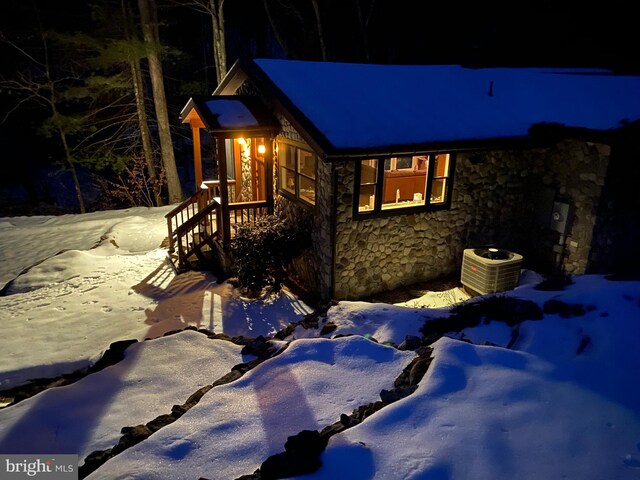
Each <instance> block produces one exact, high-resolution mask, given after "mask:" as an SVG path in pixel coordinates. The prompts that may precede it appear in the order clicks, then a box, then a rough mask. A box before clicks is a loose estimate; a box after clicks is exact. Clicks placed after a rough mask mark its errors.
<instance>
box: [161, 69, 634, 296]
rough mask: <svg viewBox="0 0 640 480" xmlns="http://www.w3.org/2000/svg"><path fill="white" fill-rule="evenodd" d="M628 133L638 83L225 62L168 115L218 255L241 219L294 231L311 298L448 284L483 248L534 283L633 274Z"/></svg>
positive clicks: (574, 75)
mask: <svg viewBox="0 0 640 480" xmlns="http://www.w3.org/2000/svg"><path fill="white" fill-rule="evenodd" d="M639 118H640V77H629V76H615V75H613V74H611V73H610V72H605V71H586V70H578V71H569V70H557V69H556V70H549V69H548V70H542V69H505V68H493V69H467V68H463V67H459V66H395V65H394V66H390V65H386V66H385V65H357V64H339V63H321V62H302V61H287V60H254V61H241V62H237V63H236V64H235V65H234V66H233V68H232V69H231V70H230V72H229V74H228V75H227V76H226V78H225V79H224V80H223V82H222V83H221V84H220V85H219V87H218V88H217V89H216V91H215V92H214V94H213V96H212V97H208V99H204V98H200V99H191V100H190V101H189V103H188V104H187V106H186V107H185V109H184V110H183V112H182V114H181V119H182V121H183V122H184V123H189V124H190V125H191V127H192V129H193V132H194V156H195V159H196V167H195V170H196V182H197V185H202V186H203V187H207V188H206V190H208V191H209V192H210V193H209V196H208V197H207V198H208V199H209V200H207V199H204V200H203V199H200V200H197V201H196V200H193V201H192V205H193V204H194V202H195V203H197V202H200V203H199V207H200V209H202V206H203V202H207V201H210V199H212V198H213V199H215V201H214V203H215V202H217V205H218V206H217V207H215V208H218V209H219V210H217V220H215V221H216V222H217V227H218V230H219V231H222V232H223V233H222V234H219V236H218V238H220V239H222V240H224V239H225V238H226V239H227V240H228V239H229V238H230V236H231V228H232V227H230V226H229V225H227V226H226V227H225V225H224V224H223V223H224V219H226V218H228V217H229V215H231V216H233V215H234V212H235V213H236V221H238V220H237V212H238V211H240V212H241V213H242V212H245V213H246V212H247V211H248V210H247V209H251V208H253V209H254V216H255V215H257V214H259V213H260V212H262V213H266V212H271V211H273V210H274V209H275V210H276V211H279V212H280V213H281V214H283V215H285V216H287V217H288V218H290V219H293V220H294V221H295V222H297V223H299V224H302V225H305V226H306V228H308V229H309V230H310V231H311V234H312V238H313V248H311V249H309V250H308V251H307V252H306V253H305V254H304V255H302V256H301V257H300V258H299V259H297V260H296V261H295V263H294V265H293V266H292V269H291V275H292V277H293V278H294V279H295V280H296V281H297V282H298V283H299V285H300V286H302V287H303V288H305V289H307V290H309V291H311V292H314V293H315V294H317V295H318V296H319V297H320V298H323V299H329V298H334V299H358V298H363V297H366V296H369V295H371V294H374V293H376V292H380V291H384V290H388V289H393V288H397V287H400V286H403V285H408V284H411V283H414V282H418V281H425V280H430V279H434V278H438V277H443V276H449V275H456V274H459V271H460V266H461V262H462V253H463V250H464V249H465V248H469V247H479V246H498V247H500V248H504V249H507V250H511V251H515V252H518V253H520V254H521V255H523V257H524V263H523V266H524V267H527V268H533V269H535V270H537V271H540V272H549V271H552V270H554V269H559V270H562V271H564V272H566V273H570V274H581V273H591V272H607V273H611V272H617V273H624V272H629V271H636V272H637V271H640V261H639V260H638V258H639V257H640V256H638V255H635V254H634V251H635V246H636V245H638V242H639V241H640V233H639V226H638V223H639V222H638V211H639V209H640V200H639V199H640V195H638V193H637V186H636V185H637V184H638V183H639V181H640V167H639V165H640V162H639V161H638V160H640V156H639V154H638V153H639V152H638V142H637V133H638V128H637V121H638V119H639ZM202 129H204V131H205V134H206V133H208V134H210V135H211V139H212V142H211V145H213V143H215V144H216V145H217V158H218V159H224V160H226V161H219V162H218V167H219V169H218V173H219V178H218V179H217V180H211V181H207V180H203V176H202V169H203V167H202V165H203V161H204V160H203V159H202V154H201V150H202V147H201V141H200V130H202ZM634 135H635V136H634ZM213 140H215V142H214V141H213ZM198 163H199V165H198ZM198 172H200V173H198ZM203 190H204V188H203ZM225 197H226V198H225ZM225 204H226V209H225ZM558 207H559V208H561V212H562V215H563V216H564V218H562V219H560V223H558V218H556V219H555V220H554V219H553V216H552V212H554V211H556V210H557V208H558ZM220 209H221V210H220ZM220 218H222V219H223V220H222V221H221V220H220ZM242 218H244V217H242V215H241V219H242ZM247 218H250V215H249V216H248V217H247ZM212 221H213V220H212ZM169 226H170V229H171V228H172V227H171V221H170V222H169ZM179 228H180V227H179V226H177V224H176V226H174V233H175V230H177V229H179ZM225 229H226V230H225ZM225 232H226V233H225Z"/></svg>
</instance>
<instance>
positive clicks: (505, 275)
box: [460, 248, 522, 295]
mask: <svg viewBox="0 0 640 480" xmlns="http://www.w3.org/2000/svg"><path fill="white" fill-rule="evenodd" d="M521 264H522V255H519V254H517V253H513V252H509V251H508V250H502V249H499V248H467V249H465V250H464V252H463V256H462V274H461V278H460V283H462V285H464V286H465V287H467V290H471V292H469V293H472V294H480V295H484V294H485V293H494V292H502V291H504V290H510V289H512V288H514V287H516V286H517V285H518V282H519V281H520V265H521Z"/></svg>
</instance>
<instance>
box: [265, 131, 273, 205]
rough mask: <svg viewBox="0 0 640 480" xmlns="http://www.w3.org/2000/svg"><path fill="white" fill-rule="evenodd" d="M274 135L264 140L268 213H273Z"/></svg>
mask: <svg viewBox="0 0 640 480" xmlns="http://www.w3.org/2000/svg"><path fill="white" fill-rule="evenodd" d="M273 141H274V139H273V137H272V136H271V135H269V137H267V141H266V142H264V144H265V145H264V146H265V152H264V189H265V194H266V196H267V214H269V215H273Z"/></svg>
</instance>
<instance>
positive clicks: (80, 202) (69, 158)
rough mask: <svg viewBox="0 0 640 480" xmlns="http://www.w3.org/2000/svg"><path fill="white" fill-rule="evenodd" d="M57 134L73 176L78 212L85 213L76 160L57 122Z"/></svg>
mask: <svg viewBox="0 0 640 480" xmlns="http://www.w3.org/2000/svg"><path fill="white" fill-rule="evenodd" d="M54 115H57V113H54ZM58 134H59V135H60V140H61V141H62V146H63V148H64V158H65V160H66V161H67V165H69V170H70V171H71V177H72V178H73V187H74V188H75V190H76V198H77V199H78V205H79V206H80V213H87V209H86V208H85V206H84V197H83V196H82V190H81V189H80V180H79V179H78V172H77V170H76V162H75V161H74V160H73V156H72V155H71V150H70V149H69V144H68V143H67V135H66V134H65V133H64V130H63V129H62V127H60V124H59V123H58Z"/></svg>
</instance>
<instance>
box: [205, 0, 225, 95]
mask: <svg viewBox="0 0 640 480" xmlns="http://www.w3.org/2000/svg"><path fill="white" fill-rule="evenodd" d="M223 5H224V0H210V6H209V11H210V12H211V26H212V28H213V58H214V60H215V65H216V79H217V80H218V85H219V84H220V82H222V79H223V78H224V77H225V75H226V74H227V49H226V43H225V38H224V11H223V9H222V7H223Z"/></svg>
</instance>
